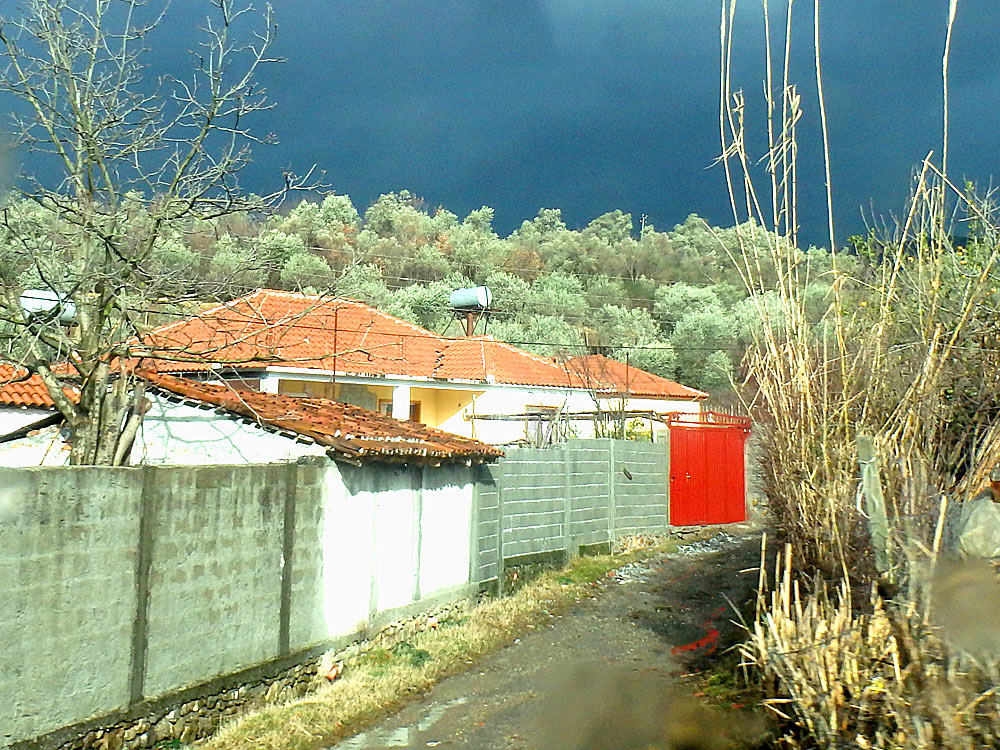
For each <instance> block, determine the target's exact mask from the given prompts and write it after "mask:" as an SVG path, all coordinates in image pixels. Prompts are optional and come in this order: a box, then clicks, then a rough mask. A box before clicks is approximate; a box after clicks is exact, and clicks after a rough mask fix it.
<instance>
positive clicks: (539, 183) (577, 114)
mask: <svg viewBox="0 0 1000 750" xmlns="http://www.w3.org/2000/svg"><path fill="white" fill-rule="evenodd" d="M771 4H772V6H775V7H774V8H773V9H772V12H774V13H775V14H776V20H777V16H780V15H781V14H782V13H783V8H778V7H777V6H778V5H779V3H777V2H775V1H774V0H772V3H771ZM181 6H183V7H181ZM276 6H277V7H276V8H275V11H276V15H277V19H278V24H279V36H278V45H277V48H278V49H277V51H278V53H279V54H280V55H281V56H283V57H284V58H286V60H287V62H285V63H284V64H282V65H278V66H272V67H270V68H269V69H268V70H267V71H266V72H265V73H264V74H263V75H262V76H261V78H262V80H263V83H264V84H265V85H266V86H267V88H268V90H269V92H270V94H271V98H272V99H273V100H274V101H275V102H276V103H277V107H276V108H275V109H274V110H272V111H270V112H267V113H265V114H263V115H261V116H260V117H259V119H258V121H257V124H256V129H257V131H258V132H261V133H267V132H273V133H275V134H276V135H277V136H278V138H279V140H280V143H279V144H278V145H277V146H273V147H269V148H263V147H262V148H259V149H258V150H257V151H256V154H255V162H254V164H253V165H252V166H251V168H250V169H249V171H248V173H247V175H246V179H245V183H246V185H247V186H248V187H249V188H251V189H255V190H261V191H262V190H264V189H266V188H267V187H268V186H269V185H272V186H273V185H274V184H276V183H277V182H278V180H279V176H280V172H281V171H282V170H284V169H295V170H297V171H302V170H303V169H305V168H308V167H309V166H310V165H312V164H316V165H317V167H318V168H319V169H322V170H324V171H325V174H326V181H327V182H328V183H329V184H330V186H331V187H332V188H333V189H335V190H336V191H337V192H340V193H349V194H350V195H351V196H352V197H353V198H354V200H355V203H356V204H357V205H358V206H359V208H360V209H362V210H363V209H364V208H365V207H366V206H367V205H368V204H370V203H371V202H372V201H373V200H374V199H375V198H377V197H378V195H379V194H380V193H383V192H387V191H390V190H399V189H403V188H407V189H409V190H411V191H413V192H415V193H417V194H418V195H421V196H422V197H424V198H425V199H426V201H427V203H428V204H429V205H443V206H445V207H446V208H448V209H450V210H452V211H455V212H456V213H459V214H464V213H465V212H468V211H469V210H472V209H475V208H478V207H479V206H481V205H484V204H485V205H490V206H493V207H494V208H495V209H496V226H497V229H498V230H499V231H501V232H504V233H506V232H509V231H511V230H513V229H515V228H516V227H517V226H518V225H519V224H520V222H521V221H522V220H524V219H527V218H530V217H532V216H534V215H535V213H536V212H537V211H538V209H539V208H540V207H558V208H562V209H563V212H564V216H565V218H566V219H567V222H568V223H569V224H570V225H571V226H579V225H581V224H583V223H585V222H587V221H589V220H590V219H591V218H593V217H594V216H597V215H599V214H601V213H603V212H605V211H610V210H612V209H615V208H621V209H623V210H626V211H630V212H632V213H633V215H635V216H636V217H638V215H640V214H647V215H648V216H649V218H650V221H652V222H653V223H654V224H655V225H656V226H657V227H659V228H661V229H666V228H668V227H669V226H671V225H673V224H674V223H677V222H680V221H682V220H683V219H684V218H685V217H686V216H687V215H688V214H689V213H692V212H696V213H698V214H701V215H703V216H705V217H707V218H709V219H710V220H712V221H714V222H717V223H722V224H725V223H730V222H731V217H730V212H729V208H728V198H727V196H726V191H725V184H724V178H723V173H722V171H721V169H720V168H719V167H711V165H712V163H713V160H714V159H715V157H716V156H717V155H718V153H719V135H718V97H719V94H718V88H719V84H718V79H719V72H718V58H719V50H718V47H719V13H720V8H719V6H718V5H717V4H716V3H712V2H704V1H703V0H593V1H590V2H584V0H433V1H431V0H411V1H409V2H403V1H402V0H279V2H277V3H276ZM795 12H796V14H797V17H796V27H795V33H796V36H797V40H796V45H797V46H796V48H795V50H796V52H795V54H794V57H793V66H792V67H793V72H794V75H795V78H796V80H797V81H799V83H800V84H801V92H802V94H803V97H804V99H805V100H806V102H807V105H806V108H807V111H806V114H805V117H804V119H803V123H802V128H801V134H802V154H803V156H802V172H801V183H802V206H801V209H800V214H801V218H802V223H803V232H804V235H805V237H806V238H807V239H808V240H810V241H813V242H816V243H823V242H824V241H825V234H824V226H825V218H824V217H825V208H824V205H823V200H822V196H823V176H822V162H821V159H820V158H819V151H818V145H819V138H818V131H817V126H816V123H817V113H816V109H815V104H814V102H815V96H814V83H813V75H814V73H813V68H812V48H811V28H812V3H809V2H802V0H800V3H798V4H796V6H795ZM761 13H762V11H761V4H760V3H757V2H754V3H749V2H745V3H744V5H743V6H742V8H741V10H740V13H739V24H740V26H739V33H738V42H739V44H738V46H737V54H736V59H735V68H736V74H737V82H738V84H739V85H740V86H741V87H743V88H744V89H745V91H746V93H747V96H748V98H749V99H751V100H754V101H757V102H758V104H756V105H755V108H754V109H753V110H752V112H751V114H759V113H760V106H759V101H760V98H761V91H762V85H763V84H762V81H763V77H764V74H763V40H762V36H761V33H760V29H761V25H762V24H761ZM203 14H204V6H203V4H202V3H201V2H185V3H175V4H174V7H173V8H172V9H171V11H170V13H169V15H168V26H167V27H165V28H164V29H162V30H161V31H160V32H158V34H157V35H156V36H155V37H153V38H151V39H150V44H151V46H152V47H153V50H154V57H153V60H152V63H153V69H154V70H156V69H161V68H162V69H170V68H172V67H173V66H175V65H177V64H179V63H182V62H183V59H184V58H183V55H182V52H181V51H182V50H183V49H184V48H185V47H186V46H190V45H188V44H187V42H188V41H190V38H191V36H190V34H191V29H192V28H193V27H194V26H195V25H196V23H197V19H198V17H199V16H201V15H203ZM946 17H947V2H944V1H943V0H879V2H871V0H864V1H862V0H837V2H831V1H829V0H826V1H825V2H824V3H823V4H822V6H821V27H822V45H823V52H824V66H825V67H824V84H825V88H826V93H827V104H828V110H829V121H830V135H831V148H832V152H833V187H834V191H835V203H836V213H837V223H838V235H839V237H840V238H841V239H843V238H845V237H846V236H847V235H848V234H850V233H855V232H858V231H861V230H862V229H863V226H864V225H863V222H862V219H861V212H862V209H863V210H864V211H865V212H866V213H871V212H872V211H874V213H875V214H889V213H890V212H898V211H899V210H900V209H901V207H902V205H903V201H904V200H905V197H906V194H907V192H908V190H909V186H910V175H911V171H912V169H913V168H914V166H915V165H917V164H918V163H919V162H920V160H921V159H922V158H923V157H924V156H925V155H926V154H927V152H928V151H930V150H932V149H933V150H935V151H937V150H939V149H940V140H941V83H940V76H941V53H942V49H943V41H944V30H945V22H946ZM778 25H780V21H779V24H778ZM998 31H1000V11H998V10H997V8H996V5H995V3H994V2H990V1H989V0H963V2H961V3H960V4H959V13H958V23H957V26H956V31H955V39H954V54H953V61H952V71H951V75H952V132H953V141H952V150H951V155H950V166H951V171H952V173H953V175H954V176H955V177H956V178H964V177H967V178H970V179H973V180H976V181H978V182H980V183H984V184H985V183H987V182H988V181H989V179H990V176H991V175H992V174H994V173H996V172H997V170H998V159H1000V157H998V150H997V148H996V144H997V130H998V125H1000V112H998V107H997V99H998V95H1000V85H998V75H1000V65H998V60H997V47H996V46H995V45H994V44H993V40H994V39H995V38H996V37H997V33H998ZM754 127H755V128H757V130H758V133H759V132H762V131H761V129H762V128H763V122H762V121H758V122H757V123H756V124H755V125H754ZM758 142H759V141H758ZM758 155H759V154H758ZM29 164H30V162H29Z"/></svg>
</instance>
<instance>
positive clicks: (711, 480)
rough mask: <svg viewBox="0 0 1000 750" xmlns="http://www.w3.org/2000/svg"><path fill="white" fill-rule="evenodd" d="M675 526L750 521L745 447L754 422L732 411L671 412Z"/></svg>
mask: <svg viewBox="0 0 1000 750" xmlns="http://www.w3.org/2000/svg"><path fill="white" fill-rule="evenodd" d="M668 424H669V426H670V524H671V525H672V526H691V525H705V524H715V523H737V522H739V521H745V520H746V516H747V513H746V480H745V459H744V447H745V445H746V440H747V436H748V435H749V434H750V420H749V419H747V418H746V417H734V416H731V415H729V414H717V413H715V412H704V413H702V414H672V415H671V416H670V420H669V423H668Z"/></svg>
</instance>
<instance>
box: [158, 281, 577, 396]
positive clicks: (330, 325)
mask: <svg viewBox="0 0 1000 750" xmlns="http://www.w3.org/2000/svg"><path fill="white" fill-rule="evenodd" d="M143 343H144V344H145V346H146V347H148V351H149V354H150V356H151V359H147V360H146V361H145V363H144V364H145V366H146V367H152V368H155V369H156V370H157V371H159V372H193V371H198V370H206V369H210V368H211V367H212V365H213V364H216V365H222V366H226V367H236V368H244V369H251V368H260V367H266V366H268V365H287V366H293V367H303V368H310V369H321V370H334V371H336V372H341V373H351V374H357V375H376V376H377V375H382V376H391V375H404V376H409V377H420V378H442V379H447V380H473V381H482V382H496V383H507V384H511V385H536V386H547V387H562V388H565V387H570V386H571V383H570V377H569V376H568V375H567V373H566V371H565V370H564V369H563V368H562V367H560V366H559V365H557V364H555V362H554V361H553V360H551V359H546V358H544V357H538V356H536V355H534V354H531V353H529V352H526V351H523V350H522V349H518V348H517V347H514V346H511V345H510V344H506V343H504V342H501V341H497V340H495V339H493V338H492V337H490V336H483V337H478V338H474V339H450V338H446V337H444V336H439V335H438V334H436V333H433V332H432V331H428V330H427V329H426V328H421V327H420V326H418V325H414V324H413V323H408V322H407V321H404V320H400V319H399V318H396V317H394V316H392V315H388V314H386V313H383V312H381V311H379V310H376V309H375V308H373V307H369V306H368V305H365V304H363V303H361V302H358V301H356V300H349V299H340V298H331V297H322V296H317V295H309V294H298V293H295V292H281V291H274V290H268V289H261V290H259V291H257V292H254V293H253V294H250V295H248V296H246V297H242V298H240V299H237V300H234V301H233V302H229V303H226V304H224V305H218V306H216V307H214V308H211V309H209V310H206V311H205V312H203V313H201V314H200V315H198V316H195V317H192V318H188V319H185V320H182V321H179V322H177V323H173V324H171V325H167V326H163V327H161V328H157V329H154V330H153V331H151V332H150V333H149V334H147V336H146V337H145V338H144V340H143Z"/></svg>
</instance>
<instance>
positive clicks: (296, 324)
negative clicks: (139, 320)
mask: <svg viewBox="0 0 1000 750" xmlns="http://www.w3.org/2000/svg"><path fill="white" fill-rule="evenodd" d="M362 304H363V303H362ZM366 307H367V305H366ZM125 309H127V310H129V311H130V312H138V313H149V314H151V315H163V316H167V317H176V318H181V319H192V320H194V319H201V320H202V321H203V322H204V321H205V320H217V321H219V322H221V323H225V322H235V323H243V324H254V323H256V324H262V323H264V321H263V319H261V318H257V317H253V315H252V314H248V315H246V316H241V317H235V318H226V317H225V316H218V315H216V316H213V317H212V318H207V319H206V318H204V317H201V316H199V315H197V314H195V315H191V314H190V313H182V312H172V311H168V310H153V309H149V308H142V307H126V308H125ZM336 309H348V308H347V307H346V306H345V307H344V308H332V309H331V308H325V309H324V314H325V315H326V316H328V317H333V316H334V310H336ZM372 309H375V308H372ZM233 312H235V311H233ZM308 314H309V313H308V312H306V313H303V315H308ZM382 314H384V315H388V313H382ZM390 317H394V316H390ZM405 322H407V323H408V324H409V325H413V326H415V327H418V328H419V327H420V326H419V325H418V324H416V323H410V322H409V321H405ZM266 325H268V327H269V328H270V329H271V330H275V329H278V330H280V329H281V328H282V327H284V326H285V322H282V323H276V322H273V321H272V322H268V323H267V324H266ZM287 326H288V328H295V329H298V330H307V331H323V332H325V333H329V332H330V331H331V328H330V327H329V326H322V325H309V324H303V323H302V321H301V320H300V319H299V320H296V319H295V318H291V319H289V320H288V321H287ZM154 332H155V329H154V331H150V332H147V333H145V334H141V335H142V336H149V335H150V334H151V333H154ZM265 332H266V331H265ZM336 332H337V333H339V332H343V333H345V334H360V335H368V334H370V335H372V336H378V337H386V338H396V339H430V340H433V341H441V342H445V343H454V342H460V341H477V340H481V339H477V338H472V339H469V338H467V337H464V336H439V335H437V334H435V333H433V332H431V331H428V332H427V333H398V332H392V333H386V332H381V331H372V330H361V329H353V328H352V329H347V328H337V329H336ZM262 333H263V332H262ZM255 335H258V334H256V333H250V332H248V333H247V336H248V337H249V336H255ZM496 341H500V342H501V343H505V344H510V345H513V346H548V347H554V348H559V347H581V348H588V347H587V344H586V342H584V341H583V340H580V341H578V342H566V341H530V340H518V341H502V340H500V339H496ZM197 343H209V342H208V341H204V342H194V341H193V342H189V343H188V344H187V345H188V346H191V345H194V344H197ZM382 345H389V346H391V345H394V342H390V343H388V344H382ZM275 346H280V342H279V343H276V344H275ZM602 348H607V349H627V350H629V351H706V352H715V351H734V352H742V351H744V350H745V347H726V346H673V345H666V344H613V345H607V346H604V347H602Z"/></svg>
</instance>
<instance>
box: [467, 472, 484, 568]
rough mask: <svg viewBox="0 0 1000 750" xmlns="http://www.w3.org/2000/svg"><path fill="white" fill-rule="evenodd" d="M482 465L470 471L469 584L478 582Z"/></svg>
mask: <svg viewBox="0 0 1000 750" xmlns="http://www.w3.org/2000/svg"><path fill="white" fill-rule="evenodd" d="M483 472H484V468H483V466H482V464H480V465H479V466H476V467H474V468H473V470H472V488H471V489H472V502H471V507H470V509H469V583H480V580H479V536H480V532H479V505H480V503H481V502H482V501H481V496H480V489H479V485H480V482H481V480H482V478H483Z"/></svg>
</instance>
